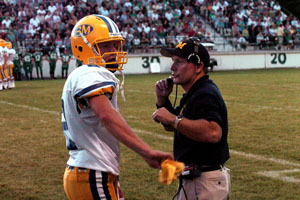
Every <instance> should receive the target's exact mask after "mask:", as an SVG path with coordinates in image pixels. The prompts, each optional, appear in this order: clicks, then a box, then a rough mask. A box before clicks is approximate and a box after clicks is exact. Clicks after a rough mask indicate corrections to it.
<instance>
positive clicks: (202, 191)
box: [177, 167, 231, 200]
mask: <svg viewBox="0 0 300 200" xmlns="http://www.w3.org/2000/svg"><path fill="white" fill-rule="evenodd" d="M230 187H231V186H230V170H229V169H228V168H226V167H223V168H222V169H220V170H215V171H209V172H202V173H201V175H200V176H199V177H197V178H194V179H192V180H186V179H183V180H182V188H181V189H180V193H179V194H178V196H177V200H223V199H225V200H226V199H229V195H230ZM184 191H185V193H184ZM185 194H186V197H187V198H186V197H185Z"/></svg>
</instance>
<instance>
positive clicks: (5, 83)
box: [0, 39, 8, 90]
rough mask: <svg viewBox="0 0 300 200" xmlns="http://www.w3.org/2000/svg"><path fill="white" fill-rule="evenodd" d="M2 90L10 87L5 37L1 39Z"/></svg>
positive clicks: (0, 70)
mask: <svg viewBox="0 0 300 200" xmlns="http://www.w3.org/2000/svg"><path fill="white" fill-rule="evenodd" d="M0 47H1V49H0V52H1V53H0V73H1V75H0V79H1V83H0V90H2V89H7V88H8V73H7V71H8V66H7V50H8V49H7V47H6V41H5V40H3V39H0Z"/></svg>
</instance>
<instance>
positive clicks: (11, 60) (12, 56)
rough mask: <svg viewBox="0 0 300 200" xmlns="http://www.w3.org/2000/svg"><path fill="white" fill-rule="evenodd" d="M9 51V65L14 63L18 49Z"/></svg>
mask: <svg viewBox="0 0 300 200" xmlns="http://www.w3.org/2000/svg"><path fill="white" fill-rule="evenodd" d="M7 53H8V57H7V64H9V65H10V64H13V61H14V56H15V54H16V51H15V50H14V49H8V51H7Z"/></svg>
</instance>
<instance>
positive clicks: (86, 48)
mask: <svg viewBox="0 0 300 200" xmlns="http://www.w3.org/2000/svg"><path fill="white" fill-rule="evenodd" d="M110 41H114V42H116V46H115V48H116V50H117V51H116V52H105V53H101V52H100V48H99V44H100V45H101V43H104V42H110ZM123 41H124V39H123V37H122V35H121V33H120V31H119V29H118V27H117V25H116V24H115V22H114V21H112V20H111V19H110V18H108V17H106V16H103V15H89V16H86V17H84V18H82V19H81V20H79V21H78V22H77V23H76V25H75V26H74V28H73V30H72V33H71V45H72V52H73V55H74V56H75V58H76V59H78V60H80V61H82V62H83V64H89V65H99V66H105V67H106V68H107V69H108V70H122V69H123V65H124V64H125V63H127V61H128V53H127V52H124V51H123ZM111 54H113V55H114V56H113V57H114V59H110V60H108V61H105V60H104V59H103V57H104V56H107V55H109V57H112V56H110V55H111Z"/></svg>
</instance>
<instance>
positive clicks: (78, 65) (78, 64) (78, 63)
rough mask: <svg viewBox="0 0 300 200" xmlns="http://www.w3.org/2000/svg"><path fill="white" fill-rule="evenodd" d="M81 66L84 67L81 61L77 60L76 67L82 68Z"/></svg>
mask: <svg viewBox="0 0 300 200" xmlns="http://www.w3.org/2000/svg"><path fill="white" fill-rule="evenodd" d="M81 65H82V62H81V60H78V59H76V66H77V67H80V66H81Z"/></svg>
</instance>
